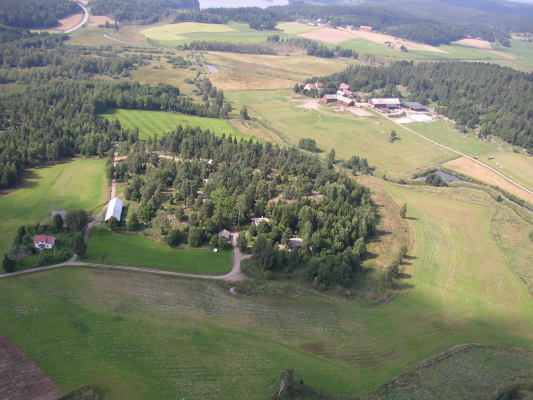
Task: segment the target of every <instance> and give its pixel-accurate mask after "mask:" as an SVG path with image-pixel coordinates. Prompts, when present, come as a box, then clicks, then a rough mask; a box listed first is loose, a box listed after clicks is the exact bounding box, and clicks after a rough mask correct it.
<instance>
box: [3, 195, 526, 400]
mask: <svg viewBox="0 0 533 400" xmlns="http://www.w3.org/2000/svg"><path fill="white" fill-rule="evenodd" d="M386 190H387V191H388V192H389V193H390V194H391V195H392V197H393V198H394V199H395V201H396V202H398V204H401V203H404V202H405V203H407V204H408V218H409V219H408V222H409V224H410V225H411V230H412V246H411V249H410V251H409V255H408V259H407V260H406V264H405V265H404V268H405V271H404V272H405V279H403V280H402V281H401V282H400V283H399V284H400V285H401V287H403V290H402V291H401V292H399V296H398V298H396V299H394V300H392V301H390V302H388V303H384V304H378V305H372V306H363V305H358V304H354V303H351V302H349V301H345V300H341V299H335V298H333V297H330V296H322V295H321V294H320V293H317V292H307V290H305V289H302V288H296V287H292V286H291V285H290V284H289V285H287V284H281V283H280V284H278V283H276V282H272V283H270V284H269V285H270V289H268V290H267V291H266V292H267V293H269V294H264V295H262V296H249V295H245V294H241V295H239V296H237V297H235V296H231V295H230V294H229V292H228V290H227V289H228V288H229V286H225V285H219V284H216V283H210V282H202V281H197V280H184V279H170V278H162V277H158V276H153V275H150V274H140V273H132V272H123V271H107V270H99V269H86V268H80V267H72V268H65V269H62V270H55V271H48V272H45V273H41V274H35V275H29V276H26V277H14V278H10V279H5V280H1V281H0V302H1V303H2V304H3V307H2V309H1V312H0V326H2V327H3V330H4V332H5V333H6V334H7V335H8V336H9V337H10V338H11V339H12V340H14V341H15V343H16V344H17V345H18V346H20V347H21V348H22V349H23V350H24V351H26V352H27V353H28V354H29V356H30V357H31V358H32V359H33V360H34V361H35V362H36V363H37V365H39V366H40V367H41V368H42V369H43V370H44V371H45V372H46V373H47V374H48V375H49V376H50V377H51V378H52V379H53V380H54V382H55V383H56V384H57V385H58V387H59V388H60V391H61V392H62V393H65V392H67V391H69V390H71V389H73V388H76V387H78V386H80V385H83V384H87V383H88V384H91V385H94V386H95V387H96V388H97V389H98V391H99V392H100V393H102V394H103V397H104V398H105V399H124V398H128V399H153V398H195V399H200V398H201V399H223V398H234V399H246V398H251V396H253V398H257V399H268V398H270V397H271V396H272V393H274V392H275V391H276V390H277V389H278V387H279V381H278V377H279V374H280V373H281V371H282V370H284V369H285V368H287V367H291V368H294V369H295V370H296V373H297V376H298V377H299V378H302V379H304V380H305V381H306V382H307V383H309V384H312V385H314V386H316V387H320V388H322V389H324V390H326V391H330V392H332V393H334V394H340V395H351V396H353V395H358V394H362V393H363V392H365V391H366V390H369V389H371V388H373V387H375V386H377V385H379V384H381V383H384V382H386V381H387V380H389V379H391V378H392V377H393V376H395V375H397V374H399V373H401V372H403V371H404V370H405V369H407V368H409V367H412V366H414V365H416V363H417V362H418V361H420V360H422V359H424V358H427V357H430V356H432V355H434V354H436V353H437V352H439V351H442V350H444V349H447V348H449V347H451V346H453V345H456V344H461V343H469V342H477V343H480V344H495V345H505V346H516V347H523V348H528V349H531V348H532V347H533V346H532V345H531V343H532V339H533V335H532V332H533V322H532V321H533V318H532V317H533V303H532V300H531V297H530V296H529V294H528V291H527V289H526V287H525V285H524V284H523V283H522V282H521V280H520V279H519V277H518V276H517V271H518V270H519V269H518V268H515V267H518V265H519V264H520V265H521V266H522V267H524V266H525V265H527V262H526V261H525V260H527V259H528V257H529V259H530V257H532V256H533V254H532V249H531V246H529V248H528V247H527V243H528V242H527V241H528V240H529V239H528V238H527V229H526V225H527V224H526V223H525V222H524V221H523V220H521V219H520V218H519V217H518V216H517V215H516V214H514V213H513V211H512V210H510V209H508V208H506V207H505V206H503V205H501V204H498V203H496V202H495V201H493V200H492V199H491V198H490V196H488V195H487V194H486V193H484V192H482V191H478V190H475V189H467V188H438V189H436V188H427V187H405V186H394V185H388V186H386ZM497 217H498V218H497ZM502 217H505V218H502ZM510 222H512V223H513V224H515V227H516V229H514V230H509V232H508V233H509V235H510V237H500V236H498V237H496V238H495V237H494V236H493V235H492V231H493V229H494V228H506V227H507V225H505V224H508V223H510ZM494 224H497V225H498V226H494ZM500 224H502V225H500ZM522 236H523V237H522ZM524 243H526V244H525V245H524ZM519 246H525V247H519ZM516 248H520V252H521V254H522V255H523V256H525V257H526V258H525V259H524V258H520V259H515V258H513V257H512V256H511V255H512V254H513V249H516ZM526 268H527V267H526Z"/></svg>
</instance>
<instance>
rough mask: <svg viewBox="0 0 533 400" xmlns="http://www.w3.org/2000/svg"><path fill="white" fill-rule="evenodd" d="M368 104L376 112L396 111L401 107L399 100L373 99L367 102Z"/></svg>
mask: <svg viewBox="0 0 533 400" xmlns="http://www.w3.org/2000/svg"><path fill="white" fill-rule="evenodd" d="M368 104H369V105H370V106H371V107H373V108H374V109H376V110H380V111H383V110H397V109H398V108H400V107H401V105H402V103H401V101H400V99H397V98H386V99H380V98H374V99H370V100H369V101H368Z"/></svg>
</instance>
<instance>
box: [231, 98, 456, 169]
mask: <svg viewBox="0 0 533 400" xmlns="http://www.w3.org/2000/svg"><path fill="white" fill-rule="evenodd" d="M227 96H228V98H229V99H230V100H232V101H233V102H235V104H236V105H235V107H236V108H238V107H240V105H242V104H246V105H247V106H248V107H249V110H250V113H251V115H252V116H253V117H254V118H257V119H258V122H260V123H262V124H264V125H265V126H266V127H268V128H270V129H271V130H273V131H274V132H275V133H277V134H278V136H280V138H281V139H282V140H283V141H285V142H286V143H289V144H292V145H297V144H298V141H299V140H300V139H302V138H307V137H310V138H312V139H315V140H316V142H317V145H318V147H319V148H320V149H322V150H324V151H326V152H327V151H330V150H331V149H335V151H336V154H337V157H338V158H339V159H348V158H350V157H351V156H353V155H357V156H362V157H365V158H367V159H368V162H369V163H370V165H372V166H375V167H377V168H378V174H379V176H381V174H382V173H386V174H391V175H394V176H400V175H405V174H407V173H410V172H412V171H414V170H416V169H418V168H423V167H427V166H430V165H433V164H434V163H438V162H443V161H446V160H450V159H452V158H454V155H453V154H452V153H450V152H448V151H447V150H445V149H441V148H439V147H437V146H434V145H432V144H431V143H429V142H427V141H425V140H423V139H421V138H418V137H416V136H414V135H413V134H411V133H409V132H407V131H405V130H404V129H403V128H402V127H399V126H397V125H396V124H395V123H393V122H391V121H389V120H388V119H386V118H385V117H383V116H381V115H378V114H377V113H372V116H370V117H368V116H366V117H359V116H356V115H354V114H353V113H350V112H336V111H335V110H334V107H331V106H324V105H321V106H320V111H315V110H307V109H304V108H301V107H299V106H300V105H302V104H303V103H305V102H306V101H308V100H309V99H308V98H307V97H301V96H296V95H294V93H292V91H284V90H277V91H273V90H272V91H266V90H265V91H245V92H228V93H227ZM392 130H395V131H396V132H397V134H398V137H399V138H400V139H399V140H398V141H396V142H395V143H390V142H389V135H390V132H391V131H392Z"/></svg>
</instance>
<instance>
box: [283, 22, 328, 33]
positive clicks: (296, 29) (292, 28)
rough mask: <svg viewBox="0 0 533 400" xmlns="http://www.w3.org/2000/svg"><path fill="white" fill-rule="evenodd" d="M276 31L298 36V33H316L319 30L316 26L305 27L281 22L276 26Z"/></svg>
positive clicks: (296, 23) (299, 24)
mask: <svg viewBox="0 0 533 400" xmlns="http://www.w3.org/2000/svg"><path fill="white" fill-rule="evenodd" d="M276 29H279V30H280V31H283V32H285V33H291V34H293V35H299V34H300V33H305V32H311V31H316V30H317V29H320V28H319V27H318V26H311V25H305V24H301V23H299V22H282V23H280V24H278V25H277V26H276Z"/></svg>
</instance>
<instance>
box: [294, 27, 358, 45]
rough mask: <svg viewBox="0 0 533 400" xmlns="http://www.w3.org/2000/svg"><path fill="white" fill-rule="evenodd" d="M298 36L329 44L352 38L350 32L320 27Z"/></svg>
mask: <svg viewBox="0 0 533 400" xmlns="http://www.w3.org/2000/svg"><path fill="white" fill-rule="evenodd" d="M298 36H300V37H303V38H306V39H312V40H319V41H321V42H326V43H331V44H339V43H343V42H346V41H348V40H350V39H352V38H353V35H352V34H351V33H350V32H347V31H343V30H341V29H333V28H320V29H319V30H315V31H311V32H307V33H301V34H299V35H298Z"/></svg>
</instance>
